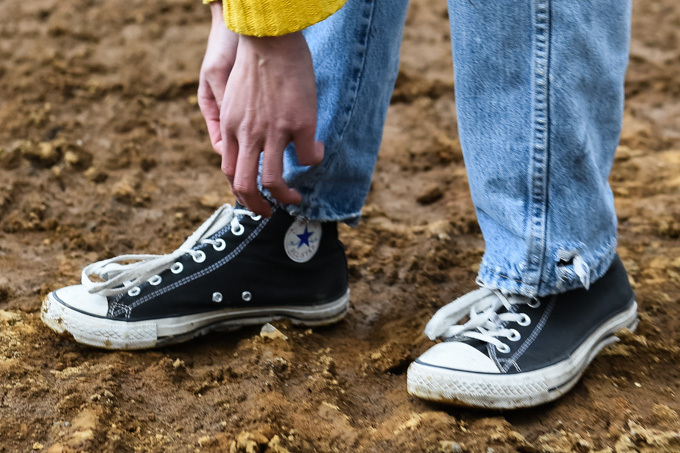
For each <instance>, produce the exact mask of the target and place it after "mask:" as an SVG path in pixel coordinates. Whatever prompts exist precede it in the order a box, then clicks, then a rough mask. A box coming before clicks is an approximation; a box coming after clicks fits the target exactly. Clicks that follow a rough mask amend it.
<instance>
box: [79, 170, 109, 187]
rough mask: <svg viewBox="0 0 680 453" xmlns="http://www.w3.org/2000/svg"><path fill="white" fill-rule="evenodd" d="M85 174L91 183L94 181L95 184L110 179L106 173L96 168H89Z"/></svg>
mask: <svg viewBox="0 0 680 453" xmlns="http://www.w3.org/2000/svg"><path fill="white" fill-rule="evenodd" d="M83 174H84V175H85V177H86V178H87V179H88V180H89V181H92V182H93V183H95V184H99V183H102V182H104V181H106V179H107V178H108V177H109V175H107V174H106V173H105V172H103V171H102V170H100V169H98V168H95V167H90V168H88V169H87V170H85V173H83Z"/></svg>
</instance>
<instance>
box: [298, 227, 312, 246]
mask: <svg viewBox="0 0 680 453" xmlns="http://www.w3.org/2000/svg"><path fill="white" fill-rule="evenodd" d="M313 234H314V232H313V231H312V232H311V233H310V232H309V230H307V225H305V232H304V233H302V234H296V235H295V236H297V237H298V239H300V243H299V244H298V246H297V248H300V247H302V246H303V245H306V246H307V247H309V237H310V236H311V235H313Z"/></svg>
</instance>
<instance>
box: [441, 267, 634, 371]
mask: <svg viewBox="0 0 680 453" xmlns="http://www.w3.org/2000/svg"><path fill="white" fill-rule="evenodd" d="M634 299H635V294H634V293H633V289H632V288H631V286H630V283H629V282H628V275H627V274H626V270H625V269H624V267H623V263H621V260H620V259H619V257H618V255H617V256H615V257H614V261H613V262H612V265H611V266H610V268H609V269H608V270H607V272H606V273H605V275H604V276H603V277H602V278H600V279H599V280H597V281H596V282H595V283H593V284H592V285H591V286H590V289H589V290H586V289H583V288H580V289H575V290H572V291H568V292H566V293H562V294H557V295H552V296H547V297H542V298H539V299H538V300H539V302H540V305H539V306H538V307H536V308H532V307H530V306H529V305H526V304H517V305H513V306H512V308H513V312H514V313H526V314H527V315H528V316H529V317H530V318H531V323H530V324H529V325H527V326H521V325H520V324H518V323H515V322H506V323H505V327H506V328H509V329H515V330H517V331H518V332H519V333H520V334H521V338H520V339H519V340H518V341H510V340H509V339H507V338H504V337H499V339H500V340H501V341H502V342H503V343H505V344H506V345H508V346H509V347H510V351H509V352H508V353H502V352H500V351H498V350H497V349H496V347H495V346H493V345H491V344H489V343H486V342H481V341H477V340H467V341H466V343H469V344H471V345H472V346H474V347H475V348H477V349H479V350H481V351H482V352H484V353H485V354H487V355H488V356H489V357H491V358H492V359H493V360H494V361H495V362H496V364H497V365H498V367H499V369H500V370H501V371H502V372H504V373H509V374H510V373H519V372H527V371H533V370H537V369H540V368H544V367H547V366H550V365H553V364H556V363H558V362H561V361H563V360H565V359H567V358H569V357H570V356H571V355H572V354H573V353H574V351H575V350H576V349H577V348H578V347H579V346H580V345H581V344H582V343H583V341H585V340H586V339H587V338H588V337H589V336H590V335H591V334H592V333H593V332H594V331H595V330H596V329H598V328H599V327H600V326H601V325H602V324H603V323H605V322H606V321H607V320H609V319H611V318H612V317H614V316H616V315H617V314H619V313H621V312H623V311H625V310H626V309H628V308H629V307H630V306H631V304H633V303H634ZM503 312H507V310H506V309H505V308H503V309H502V310H499V313H503ZM454 341H456V340H455V339H454ZM457 341H460V340H457Z"/></svg>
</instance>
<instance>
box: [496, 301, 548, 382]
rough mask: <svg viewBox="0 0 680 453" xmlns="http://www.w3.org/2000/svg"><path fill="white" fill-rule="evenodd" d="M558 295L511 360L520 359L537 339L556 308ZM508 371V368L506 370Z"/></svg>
mask: <svg viewBox="0 0 680 453" xmlns="http://www.w3.org/2000/svg"><path fill="white" fill-rule="evenodd" d="M556 298H557V296H553V297H552V298H551V299H550V302H549V305H548V307H547V308H546V309H545V312H543V316H541V319H540V320H539V321H538V324H536V328H535V329H534V330H533V331H532V332H531V335H529V338H527V341H525V342H524V343H522V346H520V347H519V349H518V350H517V351H516V352H515V353H514V354H513V355H512V357H510V360H513V361H516V360H517V359H519V358H520V357H521V356H522V354H524V352H526V350H527V349H528V348H529V346H531V344H532V343H533V342H534V340H536V337H537V336H538V334H539V333H541V331H542V330H543V327H544V326H545V323H546V322H548V317H549V316H550V313H552V311H553V308H555V299H556ZM506 371H507V370H506Z"/></svg>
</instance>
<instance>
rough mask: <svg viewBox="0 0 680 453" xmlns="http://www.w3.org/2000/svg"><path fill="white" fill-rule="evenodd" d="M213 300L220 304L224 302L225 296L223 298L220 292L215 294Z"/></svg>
mask: <svg viewBox="0 0 680 453" xmlns="http://www.w3.org/2000/svg"><path fill="white" fill-rule="evenodd" d="M212 300H213V302H216V303H218V304H219V303H220V302H222V300H224V296H222V293H220V292H214V293H213V295H212Z"/></svg>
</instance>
